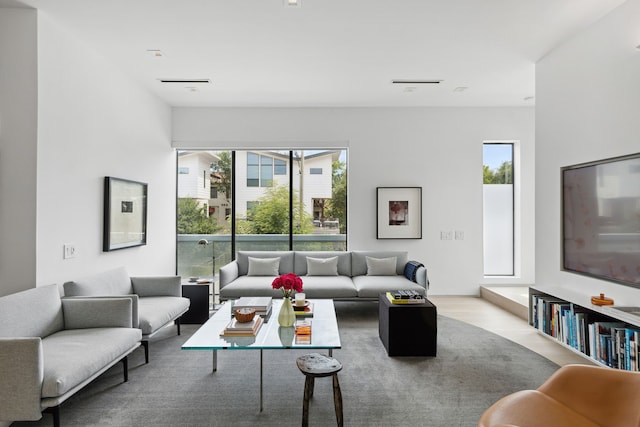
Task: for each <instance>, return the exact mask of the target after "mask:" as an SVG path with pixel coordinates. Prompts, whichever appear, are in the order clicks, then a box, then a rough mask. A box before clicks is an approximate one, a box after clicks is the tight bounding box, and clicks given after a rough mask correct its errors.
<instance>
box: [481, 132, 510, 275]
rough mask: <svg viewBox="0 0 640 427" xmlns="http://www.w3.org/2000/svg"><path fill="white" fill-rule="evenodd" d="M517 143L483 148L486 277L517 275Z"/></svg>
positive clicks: (497, 144) (492, 144) (486, 145)
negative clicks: (515, 146)
mask: <svg viewBox="0 0 640 427" xmlns="http://www.w3.org/2000/svg"><path fill="white" fill-rule="evenodd" d="M513 163H514V162H513V143H502V142H501V143H495V142H492V143H485V144H484V146H483V234H484V238H483V245H484V248H483V249H484V275H485V276H513V275H514V193H513V191H514V186H513V185H514V182H513V177H514V175H513V171H514V167H513Z"/></svg>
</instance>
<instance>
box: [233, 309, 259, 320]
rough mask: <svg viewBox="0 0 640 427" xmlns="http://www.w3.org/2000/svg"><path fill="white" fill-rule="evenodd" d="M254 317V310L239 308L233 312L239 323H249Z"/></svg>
mask: <svg viewBox="0 0 640 427" xmlns="http://www.w3.org/2000/svg"><path fill="white" fill-rule="evenodd" d="M255 315H256V310H255V309H253V308H239V309H237V310H236V311H235V313H234V316H235V318H236V320H237V321H238V322H240V323H247V322H251V321H252V320H253V318H254V317H255Z"/></svg>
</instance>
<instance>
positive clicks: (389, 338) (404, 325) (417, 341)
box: [378, 294, 438, 356]
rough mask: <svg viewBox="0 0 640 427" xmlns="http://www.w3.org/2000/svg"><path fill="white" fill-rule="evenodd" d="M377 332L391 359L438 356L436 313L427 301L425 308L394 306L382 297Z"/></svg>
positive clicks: (379, 302) (408, 305) (412, 305)
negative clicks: (395, 357) (392, 357)
mask: <svg viewBox="0 0 640 427" xmlns="http://www.w3.org/2000/svg"><path fill="white" fill-rule="evenodd" d="M378 329H379V333H380V340H382V344H384V348H385V349H387V354H388V355H389V356H435V355H436V346H437V335H438V322H437V311H436V306H435V305H433V304H432V303H431V301H429V300H428V299H427V300H425V302H424V303H423V304H392V303H391V301H389V299H388V298H387V295H386V294H380V296H379V298H378Z"/></svg>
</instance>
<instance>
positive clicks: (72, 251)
mask: <svg viewBox="0 0 640 427" xmlns="http://www.w3.org/2000/svg"><path fill="white" fill-rule="evenodd" d="M62 248H63V252H62V258H63V259H69V258H75V257H76V256H77V255H78V251H77V249H76V245H74V244H73V243H65V244H64V245H62Z"/></svg>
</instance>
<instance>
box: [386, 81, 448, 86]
mask: <svg viewBox="0 0 640 427" xmlns="http://www.w3.org/2000/svg"><path fill="white" fill-rule="evenodd" d="M391 83H392V84H394V85H437V84H440V83H442V80H391Z"/></svg>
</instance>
